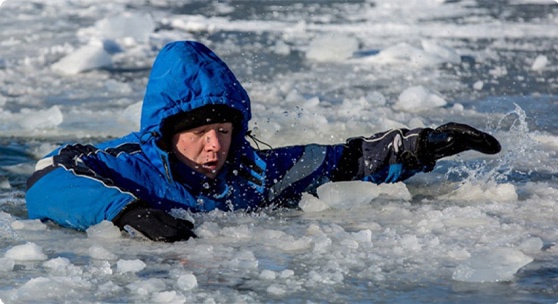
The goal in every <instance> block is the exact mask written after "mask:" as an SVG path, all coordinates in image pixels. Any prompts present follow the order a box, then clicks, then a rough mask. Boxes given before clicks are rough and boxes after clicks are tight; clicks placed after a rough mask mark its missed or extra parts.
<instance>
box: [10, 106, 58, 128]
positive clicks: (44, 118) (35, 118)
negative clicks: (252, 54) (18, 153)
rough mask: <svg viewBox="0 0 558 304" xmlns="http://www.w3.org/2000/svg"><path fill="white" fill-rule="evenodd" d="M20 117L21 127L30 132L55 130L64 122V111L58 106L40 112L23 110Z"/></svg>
mask: <svg viewBox="0 0 558 304" xmlns="http://www.w3.org/2000/svg"><path fill="white" fill-rule="evenodd" d="M19 116H21V117H20V120H19V125H20V126H21V127H22V128H24V129H25V130H29V131H32V130H42V129H50V128H54V127H56V126H58V125H60V124H61V123H62V121H63V120H64V116H63V115H62V111H60V108H59V107H58V106H52V107H50V108H48V109H46V110H38V111H32V110H30V109H22V110H21V113H20V114H19Z"/></svg>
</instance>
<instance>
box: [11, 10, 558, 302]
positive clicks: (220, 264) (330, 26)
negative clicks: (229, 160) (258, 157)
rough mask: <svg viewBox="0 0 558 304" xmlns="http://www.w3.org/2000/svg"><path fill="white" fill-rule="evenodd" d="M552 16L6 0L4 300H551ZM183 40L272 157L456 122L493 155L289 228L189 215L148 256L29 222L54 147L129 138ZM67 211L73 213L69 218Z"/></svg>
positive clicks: (465, 160) (279, 214) (292, 217)
mask: <svg viewBox="0 0 558 304" xmlns="http://www.w3.org/2000/svg"><path fill="white" fill-rule="evenodd" d="M557 16H558V4H557V3H556V2H555V1H551V0H507V1H505V0H462V1H459V0H458V1H449V0H447V1H444V0H411V1H409V0H350V1H341V0H338V1H325V0H323V1H318V0H313V1H281V0H266V1H258V0H243V1H240V0H228V1H205V0H204V1H193V0H192V1H178V0H156V1H132V0H116V1H114V0H113V1H105V0H96V1H90V0H75V1H74V0H72V1H70V0H49V1H32V0H7V1H6V0H5V1H2V0H0V27H1V29H2V30H1V31H0V83H1V85H0V282H1V284H0V303H41V302H44V303H60V302H76V301H79V302H80V303H124V302H137V303H283V302H295V303H316V302H332V303H370V302H373V303H436V302H438V303H471V302H477V303H556V302H557V301H558V267H557V266H556V265H558V243H557V242H558V241H557V240H558V182H557V179H558V161H557V158H558V155H557V152H558V124H557V123H556V121H558V93H557V92H558V56H557V54H558V18H557ZM185 39H193V40H198V41H201V42H203V43H206V44H207V45H208V46H209V47H210V48H212V49H213V50H214V51H215V52H216V53H217V54H219V55H220V56H221V57H222V58H223V59H224V60H225V61H226V62H227V63H228V64H229V66H230V67H231V69H232V70H233V71H234V72H235V74H236V75H237V76H238V78H239V79H240V80H241V82H242V83H243V84H244V85H245V87H246V89H247V90H248V92H249V94H250V96H251V98H252V108H253V116H254V118H253V119H252V124H251V127H252V129H253V131H254V133H255V134H256V135H257V137H258V138H259V139H261V140H263V141H265V142H267V143H269V144H271V145H272V146H274V147H278V146H282V145H289V144H300V143H310V142H318V143H338V142H343V141H345V139H346V138H347V137H350V136H354V135H370V134H373V133H375V132H379V131H383V130H386V129H390V128H399V127H411V128H412V127H425V126H426V127H433V126H436V125H439V124H442V123H445V122H448V121H458V122H463V123H468V124H471V125H474V126H476V127H478V128H480V129H483V130H486V131H488V132H490V133H492V134H494V135H495V136H496V137H497V138H498V139H500V140H501V143H502V146H503V150H502V153H500V154H498V155H496V156H484V155H480V154H476V153H470V152H467V153H463V154H461V155H459V156H457V157H453V158H449V159H444V160H442V161H440V162H439V163H438V165H437V167H436V169H435V170H434V171H433V172H431V173H429V174H419V175H417V176H415V177H413V178H411V179H410V180H408V181H407V182H405V183H398V184H392V185H380V186H377V185H372V184H365V183H358V182H353V183H336V184H327V185H324V186H323V187H322V188H320V190H319V193H318V194H319V197H314V196H310V195H305V196H304V197H303V199H302V200H301V202H300V204H299V206H300V209H297V210H274V211H263V212H259V213H254V214H245V213H242V212H234V213H224V212H212V213H209V214H194V215H192V216H193V218H194V219H195V221H196V233H197V234H198V235H199V236H200V238H198V239H195V240H191V241H188V242H181V243H176V244H160V243H151V242H144V241H138V240H134V239H129V238H127V237H125V236H122V235H121V234H120V232H119V231H118V229H116V228H115V227H114V226H112V224H110V223H108V222H104V223H101V224H99V225H98V226H95V227H92V228H90V229H89V230H88V231H86V232H79V231H73V230H68V229H63V228H60V227H58V226H56V225H53V224H52V223H41V222H38V221H31V220H28V219H27V211H26V207H25V182H26V179H27V178H28V177H29V176H30V174H31V173H32V171H33V168H34V165H35V162H36V160H37V159H38V158H40V157H41V156H42V155H44V154H46V153H48V152H50V151H51V150H52V149H54V148H55V147H57V146H58V145H59V144H61V143H64V142H76V141H79V142H91V143H96V142H99V141H103V140H106V139H108V138H109V137H114V136H121V135H125V134H127V133H129V132H131V131H134V130H136V129H137V128H138V127H139V114H140V109H141V99H142V96H143V92H144V86H145V84H146V81H147V76H148V73H149V70H150V66H151V63H152V61H153V59H154V57H155V55H156V54H157V52H158V50H159V49H160V48H161V47H162V46H163V45H164V44H166V43H167V42H170V41H173V40H185ZM76 204H79V202H76Z"/></svg>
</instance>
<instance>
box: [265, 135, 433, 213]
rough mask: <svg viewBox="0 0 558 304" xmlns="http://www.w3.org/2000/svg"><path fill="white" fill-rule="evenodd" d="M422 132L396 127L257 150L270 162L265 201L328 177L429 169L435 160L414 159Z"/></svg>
mask: <svg viewBox="0 0 558 304" xmlns="http://www.w3.org/2000/svg"><path fill="white" fill-rule="evenodd" d="M421 131H422V129H414V130H408V129H397V130H390V131H387V132H382V133H377V134H375V135H373V136H370V137H367V138H366V137H355V138H350V139H348V140H347V142H346V143H345V144H338V145H316V144H312V145H306V146H292V147H284V148H278V149H271V150H266V151H260V154H261V157H262V158H264V159H265V162H266V163H267V164H268V165H267V166H268V167H267V175H268V184H270V185H271V186H270V189H269V197H268V201H270V202H272V203H276V201H279V204H283V205H284V204H285V200H286V199H289V200H290V199H291V198H292V199H294V200H297V199H298V198H299V197H300V195H301V194H302V192H310V193H312V192H314V191H315V189H316V188H317V187H318V186H320V185H322V184H324V183H326V182H329V181H350V180H363V181H369V182H373V183H377V184H380V183H394V182H398V181H402V180H405V179H407V178H409V177H411V176H413V175H414V174H416V173H418V172H426V171H431V170H432V169H433V167H434V164H433V163H426V164H425V163H422V162H421V161H420V160H419V159H417V157H416V151H417V149H419V140H418V139H419V134H420V132H421Z"/></svg>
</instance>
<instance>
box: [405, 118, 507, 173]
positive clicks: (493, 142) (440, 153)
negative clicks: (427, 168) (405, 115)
mask: <svg viewBox="0 0 558 304" xmlns="http://www.w3.org/2000/svg"><path fill="white" fill-rule="evenodd" d="M501 149H502V147H501V146H500V143H499V142H498V140H497V139H496V138H494V137H493V136H492V135H489V134H487V133H484V132H482V131H479V130H477V129H475V128H473V127H471V126H468V125H465V124H458V123H454V122H450V123H447V124H445V125H441V126H439V127H438V128H436V129H434V130H432V129H430V128H426V129H423V130H422V131H421V132H420V134H419V139H418V144H417V151H416V153H415V154H416V156H417V158H418V160H419V161H420V162H421V163H423V164H428V163H435V162H436V160H438V159H440V158H443V157H446V156H451V155H455V154H457V153H461V152H463V151H467V150H475V151H479V152H481V153H484V154H496V153H498V152H500V150H501Z"/></svg>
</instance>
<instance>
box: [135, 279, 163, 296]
mask: <svg viewBox="0 0 558 304" xmlns="http://www.w3.org/2000/svg"><path fill="white" fill-rule="evenodd" d="M165 287H166V285H165V282H163V280H161V279H157V278H151V279H147V280H144V281H136V282H133V283H130V284H128V285H126V288H128V289H129V290H130V291H131V292H132V293H135V294H137V295H141V296H146V295H148V294H150V293H153V292H158V291H162V290H164V289H165Z"/></svg>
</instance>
